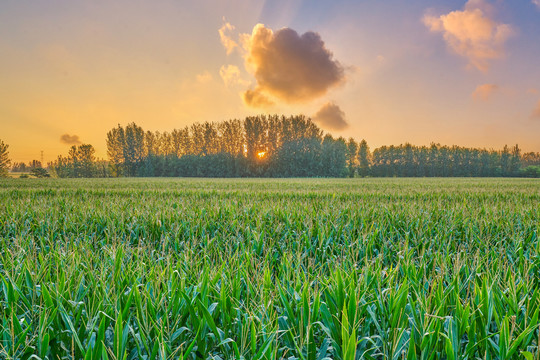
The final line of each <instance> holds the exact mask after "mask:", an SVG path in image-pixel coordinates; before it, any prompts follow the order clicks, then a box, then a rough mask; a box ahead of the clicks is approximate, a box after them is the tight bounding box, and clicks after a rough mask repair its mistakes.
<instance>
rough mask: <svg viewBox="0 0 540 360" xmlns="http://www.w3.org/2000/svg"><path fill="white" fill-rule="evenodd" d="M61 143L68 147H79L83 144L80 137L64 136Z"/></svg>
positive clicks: (61, 137)
mask: <svg viewBox="0 0 540 360" xmlns="http://www.w3.org/2000/svg"><path fill="white" fill-rule="evenodd" d="M60 142H62V143H64V144H67V145H79V144H80V143H81V140H80V139H79V136H78V135H69V134H64V135H62V136H60Z"/></svg>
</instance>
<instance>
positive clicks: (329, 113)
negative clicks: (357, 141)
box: [313, 102, 349, 130]
mask: <svg viewBox="0 0 540 360" xmlns="http://www.w3.org/2000/svg"><path fill="white" fill-rule="evenodd" d="M313 120H315V122H317V123H318V124H319V125H320V126H321V127H323V128H326V129H329V130H343V129H345V128H347V127H348V126H349V124H348V123H347V121H346V120H345V113H344V112H343V110H341V109H340V108H339V106H337V105H336V104H334V103H333V102H328V103H326V104H324V105H323V106H322V107H321V108H320V110H319V111H317V113H316V114H315V115H313Z"/></svg>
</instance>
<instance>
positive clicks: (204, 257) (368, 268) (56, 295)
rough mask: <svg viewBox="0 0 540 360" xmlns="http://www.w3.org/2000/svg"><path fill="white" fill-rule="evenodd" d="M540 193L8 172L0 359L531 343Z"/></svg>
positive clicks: (406, 350)
mask: <svg viewBox="0 0 540 360" xmlns="http://www.w3.org/2000/svg"><path fill="white" fill-rule="evenodd" d="M539 190H540V183H539V182H538V180H534V179H498V180H496V179H487V180H477V179H444V180H441V179H347V180H344V179H342V180H340V179H335V180H324V179H302V180H300V179H293V180H291V179H289V180H280V179H277V180H260V179H235V180H207V179H197V180H189V179H176V180H171V179H153V180H146V179H93V180H82V179H73V180H64V179H54V180H51V179H37V180H35V181H31V182H28V181H23V180H19V179H8V180H5V181H2V182H0V203H2V204H3V206H2V207H1V208H0V242H1V243H0V248H1V249H2V251H1V252H0V265H1V266H0V324H1V326H0V358H2V359H29V358H34V359H37V358H40V359H210V358H214V359H218V358H219V359H282V358H287V359H306V360H316V359H324V358H331V359H347V360H348V359H403V358H407V359H518V358H522V357H523V356H524V357H526V358H538V356H539V355H540V352H539V347H538V346H539V344H538V340H539V336H540V334H539V331H538V324H539V323H540V322H539V319H538V316H539V311H540V290H539V289H540V287H539V285H540V277H539V275H538V274H539V272H540V255H539V251H540V244H539V238H538V234H539V231H538V230H539V228H538V224H540V209H539V208H538V203H539V201H540V191H539Z"/></svg>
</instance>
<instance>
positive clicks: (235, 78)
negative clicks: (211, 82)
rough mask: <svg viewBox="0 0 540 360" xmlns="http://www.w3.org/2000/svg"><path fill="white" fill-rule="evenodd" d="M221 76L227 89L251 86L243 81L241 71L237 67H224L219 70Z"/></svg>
mask: <svg viewBox="0 0 540 360" xmlns="http://www.w3.org/2000/svg"><path fill="white" fill-rule="evenodd" d="M219 76H221V78H222V79H223V82H224V83H225V85H226V86H227V87H229V86H233V85H243V86H247V85H249V81H247V80H244V79H242V77H241V75H240V69H239V68H238V66H235V65H230V64H229V65H223V66H222V67H221V68H220V69H219Z"/></svg>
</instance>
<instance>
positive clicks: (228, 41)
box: [218, 22, 238, 55]
mask: <svg viewBox="0 0 540 360" xmlns="http://www.w3.org/2000/svg"><path fill="white" fill-rule="evenodd" d="M233 30H234V26H233V25H231V24H230V23H228V22H225V23H224V24H223V26H222V27H221V28H220V29H219V30H218V32H219V38H220V39H221V44H223V46H224V47H225V50H227V55H229V54H231V53H232V52H233V51H234V49H235V48H237V47H238V44H237V43H236V41H234V40H233V39H232V38H231V37H230V36H229V35H228V33H229V32H231V31H233Z"/></svg>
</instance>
